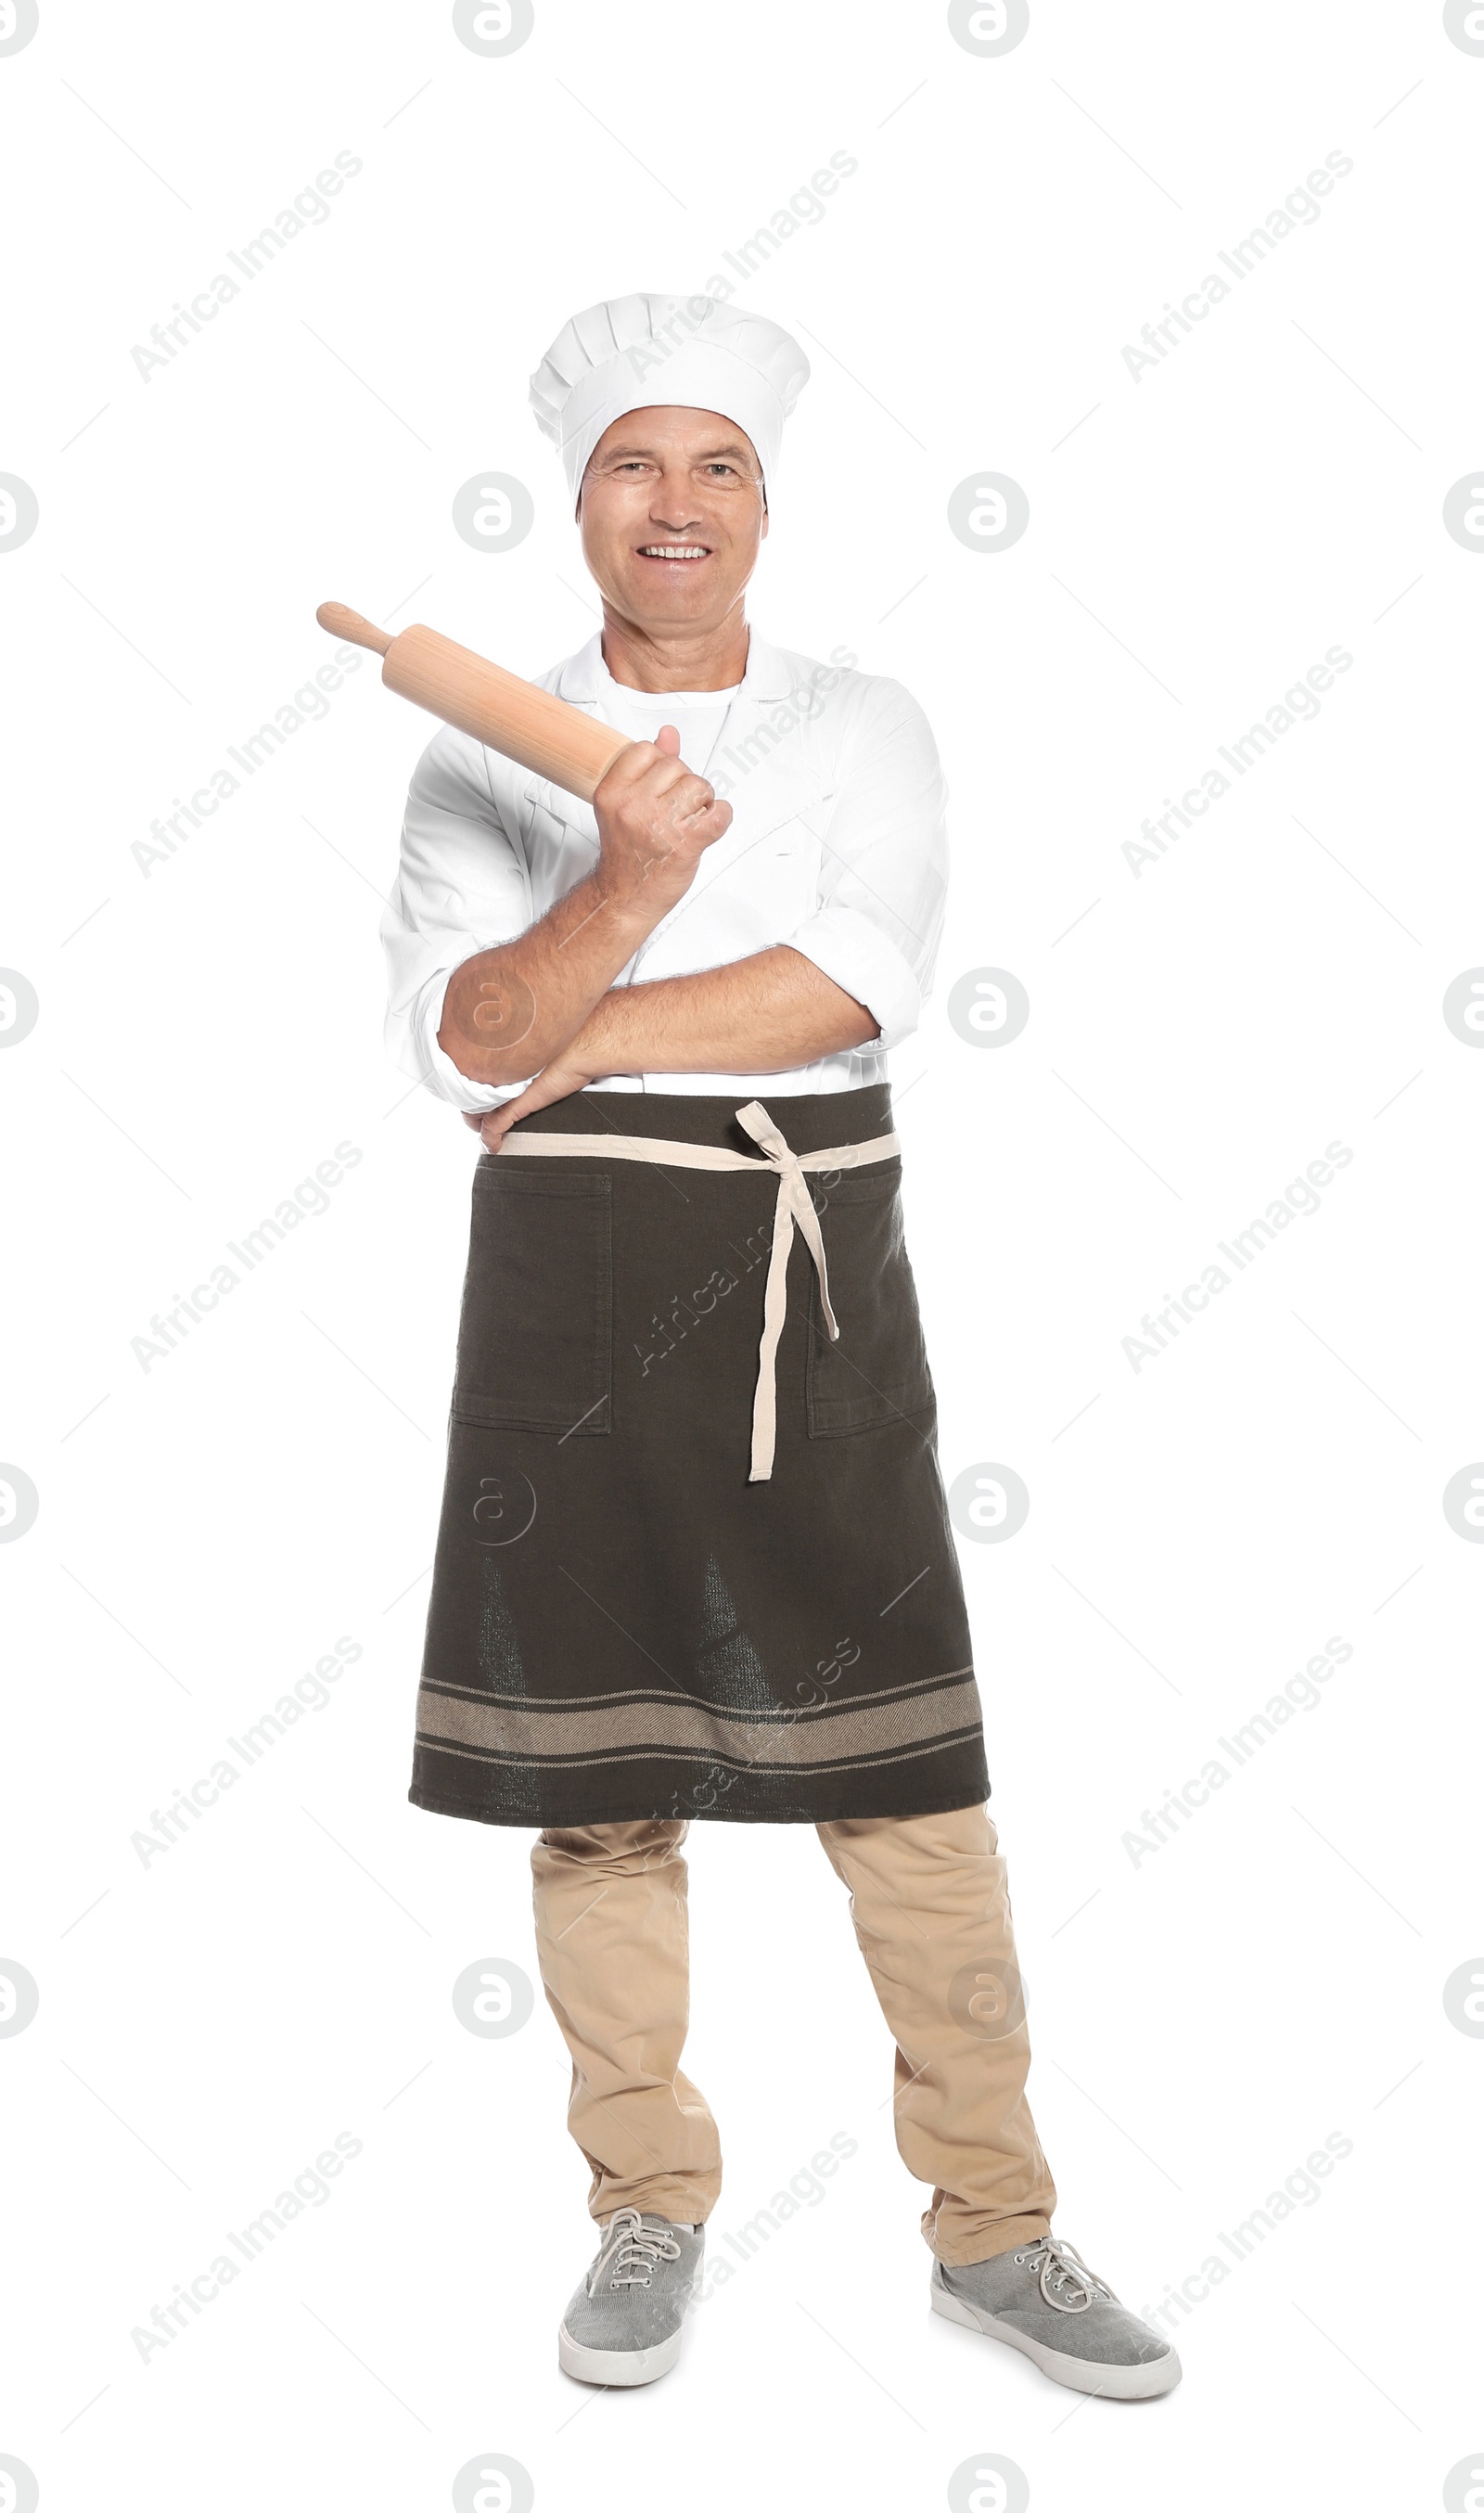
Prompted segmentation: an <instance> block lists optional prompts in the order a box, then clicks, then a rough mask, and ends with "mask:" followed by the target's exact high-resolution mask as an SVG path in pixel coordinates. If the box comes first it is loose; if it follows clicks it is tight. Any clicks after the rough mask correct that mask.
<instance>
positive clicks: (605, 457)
mask: <svg viewBox="0 0 1484 2513" xmlns="http://www.w3.org/2000/svg"><path fill="white" fill-rule="evenodd" d="M646 454H647V455H662V456H665V457H667V458H669V459H673V460H679V461H682V462H714V461H716V460H717V459H719V458H721V457H722V456H727V457H729V458H730V459H732V460H733V461H736V462H741V463H742V464H743V465H744V467H745V468H746V469H748V470H750V471H756V472H760V471H761V470H762V464H761V463H760V462H759V460H758V459H757V455H756V452H755V451H754V448H753V445H752V440H751V438H750V437H748V436H746V435H744V434H743V432H742V429H741V428H740V427H739V426H738V424H737V421H736V419H725V418H723V416H722V414H721V412H720V411H716V410H687V409H683V408H679V407H677V406H675V405H674V404H671V403H658V404H656V405H655V407H654V408H653V409H646V410H630V411H625V413H624V415H623V417H622V419H615V420H614V422H613V424H612V426H611V427H606V428H605V429H604V431H603V433H602V435H601V436H600V437H599V439H598V441H597V444H596V445H595V446H594V447H593V449H592V456H591V459H592V460H593V461H594V462H610V461H615V460H622V459H632V458H633V457H634V456H636V455H646Z"/></svg>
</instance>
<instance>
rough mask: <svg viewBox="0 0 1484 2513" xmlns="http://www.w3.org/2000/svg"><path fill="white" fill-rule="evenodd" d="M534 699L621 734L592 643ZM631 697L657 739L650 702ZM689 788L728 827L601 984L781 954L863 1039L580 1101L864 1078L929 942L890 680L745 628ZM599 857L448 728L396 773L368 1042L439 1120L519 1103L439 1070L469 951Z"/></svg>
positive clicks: (932, 906)
mask: <svg viewBox="0 0 1484 2513" xmlns="http://www.w3.org/2000/svg"><path fill="white" fill-rule="evenodd" d="M835 651H836V655H837V656H838V655H839V654H840V653H841V652H842V650H841V649H839V648H836V650H835ZM540 686H541V688H542V689H546V690H553V691H554V692H555V693H556V695H557V696H558V697H559V698H565V699H566V701H567V703H568V704H569V705H570V706H576V707H580V708H581V709H582V712H583V713H584V714H587V715H591V716H593V717H595V718H597V719H598V720H599V721H601V722H603V723H611V724H615V725H616V726H617V727H618V729H619V730H621V731H627V730H629V725H630V713H629V711H630V710H631V708H632V705H633V703H634V702H635V701H636V700H637V699H638V698H640V693H638V692H636V691H633V690H628V689H624V690H623V691H622V698H619V697H614V698H609V699H608V701H607V703H606V704H605V691H607V692H614V691H615V690H616V687H617V685H616V684H615V683H614V682H613V681H612V680H611V679H610V677H609V674H608V670H607V667H606V665H605V664H604V661H603V655H602V641H601V638H600V637H597V636H595V637H593V638H592V639H591V641H590V642H589V643H588V644H587V645H586V646H584V647H583V648H582V652H581V653H580V654H578V655H574V656H572V657H571V658H569V659H568V660H567V661H566V662H565V663H559V664H557V665H556V666H555V668H554V669H553V670H551V671H549V672H547V673H546V674H544V676H543V677H542V679H541V684H540ZM651 695H652V696H653V698H654V703H655V705H656V707H657V709H658V710H659V713H658V715H657V722H662V721H665V718H664V714H663V709H664V703H665V701H664V694H663V693H659V692H657V693H653V694H645V696H646V697H649V696H651ZM672 703H676V702H674V701H672ZM678 703H680V704H681V705H683V704H684V702H683V701H679V702H678ZM681 755H682V757H684V756H685V753H684V751H683V750H682V754H681ZM687 764H688V765H689V764H692V763H690V762H689V761H688V762H687ZM704 773H705V774H706V775H707V776H708V778H709V779H710V781H711V783H712V784H713V785H714V786H715V788H716V790H717V792H718V793H719V794H722V795H725V796H726V798H727V800H728V801H729V802H730V803H731V805H732V810H733V819H732V825H731V827H730V829H729V830H728V831H727V834H726V836H725V837H724V838H719V839H718V840H717V841H716V843H715V844H714V845H713V846H710V847H708V848H707V849H706V851H705V853H704V854H703V855H702V858H701V860H700V863H699V865H698V866H697V870H696V875H695V878H694V880H693V881H692V883H691V886H690V889H689V890H688V891H687V892H686V894H685V896H684V898H681V899H680V900H679V901H677V903H676V905H675V906H673V907H672V908H671V909H670V910H669V912H668V914H667V915H665V916H663V917H662V919H661V920H660V922H659V924H658V925H657V926H656V927H655V928H654V930H653V932H652V933H651V934H650V935H649V936H648V937H646V939H645V940H644V941H643V942H642V943H641V944H640V946H639V948H638V950H637V951H636V952H635V953H634V955H633V957H632V959H631V960H630V961H629V962H628V964H627V966H626V967H625V968H624V969H622V971H621V972H620V974H619V976H618V977H616V978H615V980H614V983H615V984H616V985H620V986H622V985H630V984H633V983H634V982H635V981H636V980H639V981H647V980H649V979H651V978H657V977H690V976H693V975H695V974H696V973H697V972H699V971H702V970H705V969H714V968H719V967H721V966H723V965H724V964H726V963H727V962H729V961H733V960H742V959H746V958H749V957H750V956H751V955H752V954H753V953H754V952H757V951H764V950H767V949H769V948H770V947H771V946H772V945H774V944H777V943H787V944H789V945H790V947H791V948H792V949H793V950H795V951H800V952H802V953H803V954H804V956H805V958H806V959H810V960H813V961H814V963H815V965H816V966H817V967H818V968H821V969H822V970H823V971H824V973H825V975H826V977H832V978H833V979H834V980H835V983H836V984H837V985H839V986H843V987H844V989H845V991H846V993H847V994H850V995H854V996H855V998H856V1000H857V1002H858V1003H862V1004H863V1005H864V1006H865V1007H866V1009H867V1010H868V1011H869V1012H870V1013H871V1015H872V1016H873V1017H874V1019H875V1021H876V1023H877V1026H878V1029H879V1032H880V1035H879V1036H878V1037H877V1038H874V1039H871V1040H869V1041H867V1043H866V1044H865V1045H864V1046H863V1047H860V1048H855V1049H851V1050H848V1051H846V1052H844V1053H842V1054H840V1055H833V1056H822V1057H818V1058H816V1060H815V1061H814V1062H813V1063H812V1064H805V1065H798V1066H795V1067H793V1068H791V1069H790V1070H788V1071H786V1072H773V1073H658V1072H654V1073H643V1074H616V1075H614V1076H612V1077H611V1078H605V1079H604V1080H601V1081H598V1082H595V1083H593V1084H592V1085H591V1086H590V1087H591V1088H592V1089H593V1090H597V1091H605V1090H606V1091H644V1090H648V1091H661V1092H685V1093H692V1094H696V1095H721V1094H726V1095H730V1094H731V1093H733V1092H736V1093H737V1095H738V1096H739V1097H740V1098H753V1097H771V1098H780V1097H789V1096H792V1095H794V1094H796V1093H800V1092H813V1091H852V1090H856V1089H859V1088H860V1087H861V1086H862V1084H865V1083H872V1082H884V1081H885V1080H886V1078H887V1064H886V1055H887V1050H888V1049H889V1048H890V1047H892V1046H894V1045H895V1044H896V1043H897V1042H898V1041H899V1040H901V1039H903V1038H906V1037H907V1036H909V1035H910V1033H911V1031H912V1030H913V1029H915V1027H916V1025H917V1019H918V1016H919V1014H920V1012H921V1009H922V1006H923V1003H924V1001H925V1000H926V998H927V995H928V992H929V990H930V987H931V984H932V977H933V968H934V963H935V961H936V958H937V952H938V943H939V937H940V935H941V933H942V930H943V905H944V894H945V887H946V878H947V841H946V833H945V830H944V825H943V810H944V804H945V801H946V788H945V787H944V784H943V772H942V769H941V768H940V766H939V760H938V752H937V749H936V746H935V744H934V741H933V737H932V734H931V732H930V731H929V728H928V723H927V719H926V717H925V716H924V714H923V712H922V709H921V708H920V707H919V706H918V704H917V702H916V700H915V699H914V698H911V697H909V696H908V694H907V692H906V691H905V690H904V689H903V688H902V686H901V684H900V683H899V682H897V681H890V680H883V679H878V678H876V677H874V676H872V675H869V674H866V673H863V672H858V671H854V670H852V669H850V668H849V667H848V666H847V665H844V664H842V663H840V662H838V661H832V662H829V663H817V662H814V661H812V660H811V659H810V658H808V657H807V656H803V655H791V654H785V653H782V651H781V650H780V649H779V648H777V647H774V646H769V645H767V644H765V643H764V641H763V639H762V638H760V637H759V636H758V634H757V632H756V630H755V629H754V630H753V631H752V632H751V638H750V642H749V645H748V650H747V665H746V671H745V673H744V676H743V678H742V683H741V685H740V687H739V689H738V691H737V693H736V695H735V697H734V698H732V701H731V704H730V705H729V706H728V708H727V712H726V717H725V721H724V722H723V723H722V726H721V729H720V731H719V733H718V734H717V735H716V737H715V739H714V741H713V743H712V745H711V748H710V754H709V758H708V760H707V763H706V767H705V771H704ZM598 854H599V847H598V831H597V820H596V818H595V815H594V813H593V811H592V807H591V805H590V804H587V803H580V802H579V801H578V800H577V799H576V797H575V796H573V795H571V794H567V793H564V792H563V790H562V788H561V787H560V786H557V785H552V784H550V783H549V782H548V781H547V779H546V778H541V777H538V776H536V775H535V774H533V772H532V771H531V770H529V769H525V768H520V767H517V766H516V765H515V763H514V762H513V761H511V760H508V759H503V758H501V756H500V754H499V753H498V752H497V751H491V750H486V749H484V748H483V747H482V746H481V744H480V743H478V742H477V741H473V740H471V739H470V738H468V737H467V736H466V735H464V734H461V733H456V732H455V731H454V730H453V729H452V728H451V727H448V726H445V727H444V728H443V729H442V730H441V731H440V732H439V733H438V734H437V735H435V737H434V738H433V739H432V741H430V742H429V744H428V746H427V748H426V750H425V751H424V752H423V754H422V756H421V759H420V760H419V762H418V765H417V768H416V769H415V771H414V773H413V779H412V786H411V790H410V792H409V794H408V799H407V813H406V818H405V819H404V822H403V827H402V852H401V869H400V876H399V879H398V883H397V888H396V890H395V892H394V893H393V895H392V898H391V900H390V903H389V905H388V907H387V910H386V913H385V915H384V917H383V919H382V922H381V939H382V942H383V944H384V946H385V950H386V956H387V962H388V969H389V977H390V993H389V1003H388V1010H387V1016H386V1044H387V1047H388V1049H389V1051H390V1053H391V1055H392V1056H393V1057H394V1059H395V1060H396V1062H397V1063H398V1064H399V1065H400V1066H401V1068H402V1070H403V1071H404V1072H405V1073H407V1074H408V1075H410V1076H416V1077H418V1078H419V1079H421V1080H424V1081H426V1082H427V1083H429V1084H430V1085H431V1087H432V1088H433V1090H434V1091H436V1092H437V1093H438V1094H439V1096H440V1097H443V1098H445V1099H447V1100H449V1101H451V1102H452V1104H453V1105H454V1106H455V1107H456V1108H464V1109H487V1108H496V1107H499V1106H500V1105H501V1101H503V1100H506V1099H509V1098H512V1097H514V1096H515V1095H516V1093H517V1092H519V1091H520V1090H522V1089H523V1088H524V1087H525V1086H524V1084H523V1083H520V1082H510V1083H502V1084H485V1083H480V1082H471V1081H470V1080H469V1079H468V1078H467V1076H466V1075H464V1074H462V1073H461V1072H460V1071H459V1068H458V1066H457V1065H456V1064H454V1063H453V1062H452V1060H451V1059H450V1058H449V1057H447V1056H445V1054H444V1053H443V1050H442V1049H441V1048H440V1047H439V1045H438V1029H439V1024H440V1022H441V1021H442V1018H443V999H444V995H445V992H446V990H447V987H448V982H449V979H450V977H452V976H453V974H454V971H455V970H456V969H457V968H459V967H460V966H461V963H462V962H463V961H465V960H467V959H469V958H471V957H472V955H473V954H474V953H475V952H476V951H483V950H487V949H488V948H490V946H491V945H492V944H495V943H501V942H509V941H512V940H513V939H514V938H515V937H516V936H517V935H519V934H523V933H524V932H525V931H526V930H527V928H528V927H529V926H531V925H533V924H535V923H536V921H537V919H538V918H540V917H541V916H543V915H544V914H545V913H546V911H547V909H548V908H549V907H551V906H552V905H553V903H554V902H555V901H556V900H557V899H559V898H564V897H565V896H566V894H567V893H568V891H570V890H571V889H572V888H573V887H574V885H575V884H576V883H577V882H579V881H580V880H582V877H583V876H584V874H586V873H588V872H590V871H591V870H592V868H593V865H594V864H595V863H596V862H597V860H598ZM527 1079H530V1077H529V1076H528V1077H527Z"/></svg>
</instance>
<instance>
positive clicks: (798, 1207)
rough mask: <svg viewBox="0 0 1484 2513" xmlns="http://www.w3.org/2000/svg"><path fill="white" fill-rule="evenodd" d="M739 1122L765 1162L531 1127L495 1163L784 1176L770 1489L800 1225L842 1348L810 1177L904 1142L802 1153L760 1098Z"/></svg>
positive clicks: (762, 1434)
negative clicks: (563, 1162) (572, 1162)
mask: <svg viewBox="0 0 1484 2513" xmlns="http://www.w3.org/2000/svg"><path fill="white" fill-rule="evenodd" d="M737 1122H738V1124H739V1125H740V1126H742V1127H744V1128H745V1129H746V1131H747V1133H748V1134H749V1135H750V1136H751V1137H752V1139H753V1141H754V1142H755V1143H756V1144H757V1146H758V1148H759V1151H760V1152H761V1154H762V1158H761V1159H760V1160H753V1159H752V1158H751V1157H750V1156H749V1155H748V1154H747V1153H746V1152H729V1151H724V1150H722V1149H720V1148H719V1147H713V1146H712V1145H711V1144H709V1143H685V1142H680V1141H676V1140H671V1139H669V1138H667V1137H662V1136H661V1137H652V1136H648V1135H540V1134H533V1133H531V1132H530V1131H529V1129H523V1130H522V1131H520V1132H518V1133H517V1132H515V1131H513V1130H512V1131H511V1133H509V1134H508V1135H506V1137H505V1138H504V1141H503V1143H502V1145H501V1149H500V1152H499V1153H498V1154H497V1156H496V1157H497V1158H498V1159H501V1160H505V1159H507V1158H508V1156H509V1154H510V1153H511V1152H527V1153H532V1154H537V1155H539V1156H540V1157H541V1159H542V1160H549V1159H551V1158H552V1157H553V1155H554V1156H555V1157H557V1158H558V1159H560V1158H562V1157H564V1156H567V1155H570V1156H571V1157H572V1158H573V1159H576V1160H592V1159H598V1160H620V1161H653V1162H655V1163H656V1164H657V1165H658V1166H659V1167H660V1168H662V1169H687V1170H744V1171H749V1172H751V1173H752V1174H753V1175H754V1176H755V1175H756V1174H757V1173H758V1172H759V1171H765V1170H769V1169H772V1170H773V1171H775V1172H776V1173H777V1176H778V1201H777V1203H776V1204H775V1205H774V1208H773V1249H772V1253H771V1255H770V1257H769V1259H768V1276H767V1281H766V1283H765V1285H764V1287H763V1333H762V1340H761V1342H760V1343H759V1345H758V1352H757V1387H756V1391H755V1393H754V1395H753V1399H752V1462H751V1466H750V1469H749V1471H748V1475H747V1481H748V1482H749V1483H753V1484H765V1483H768V1482H769V1481H771V1479H772V1475H773V1456H774V1449H775V1446H776V1444H777V1437H778V1390H777V1356H778V1347H779V1338H780V1336H782V1332H783V1318H784V1314H785V1311H786V1308H787V1301H788V1257H789V1253H790V1251H791V1249H792V1247H793V1233H794V1227H795V1225H797V1227H798V1228H799V1230H800V1231H802V1233H803V1237H804V1245H805V1247H806V1248H807V1249H808V1251H809V1254H810V1256H811V1257H813V1259H814V1270H815V1273H816V1274H817V1276H818V1277H819V1284H820V1306H821V1308H822V1310H823V1312H824V1325H825V1328H826V1330H827V1332H828V1335H829V1339H830V1341H831V1343H835V1342H838V1340H839V1335H840V1330H839V1327H838V1325H837V1324H836V1322H835V1313H834V1311H833V1309H832V1308H831V1307H830V1304H829V1269H828V1266H827V1265H826V1263H825V1261H824V1241H823V1238H822V1234H821V1230H820V1217H819V1215H818V1214H817V1213H816V1211H815V1209H814V1199H813V1197H812V1196H811V1194H810V1192H809V1188H808V1186H807V1185H806V1183H805V1176H806V1173H807V1172H809V1171H811V1170H858V1169H864V1168H866V1167H867V1166H868V1165H869V1164H870V1163H871V1162H873V1161H889V1160H892V1159H894V1158H895V1157H896V1155H897V1154H898V1153H899V1152H900V1151H901V1149H902V1143H901V1139H900V1137H898V1136H896V1135H876V1136H873V1137H872V1138H871V1140H870V1141H869V1142H867V1143H837V1144H835V1146H834V1147H833V1149H832V1150H830V1151H825V1152H796V1151H794V1150H793V1149H792V1148H791V1146H790V1145H789V1143H788V1142H787V1141H786V1140H785V1138H784V1136H783V1134H782V1129H781V1128H780V1127H779V1126H777V1125H775V1123H774V1121H773V1119H772V1118H771V1117H770V1116H769V1114H768V1111H767V1109H766V1108H765V1107H764V1106H763V1103H762V1101H761V1100H760V1099H749V1100H748V1102H747V1104H746V1106H745V1107H744V1108H739V1109H738V1111H737Z"/></svg>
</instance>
